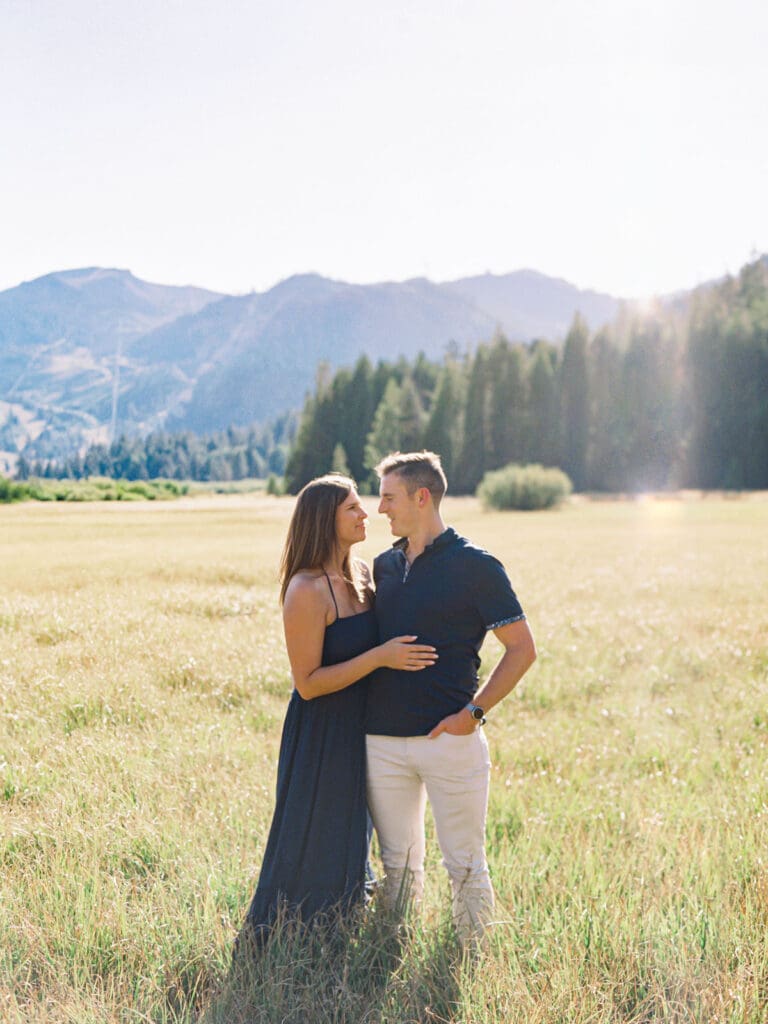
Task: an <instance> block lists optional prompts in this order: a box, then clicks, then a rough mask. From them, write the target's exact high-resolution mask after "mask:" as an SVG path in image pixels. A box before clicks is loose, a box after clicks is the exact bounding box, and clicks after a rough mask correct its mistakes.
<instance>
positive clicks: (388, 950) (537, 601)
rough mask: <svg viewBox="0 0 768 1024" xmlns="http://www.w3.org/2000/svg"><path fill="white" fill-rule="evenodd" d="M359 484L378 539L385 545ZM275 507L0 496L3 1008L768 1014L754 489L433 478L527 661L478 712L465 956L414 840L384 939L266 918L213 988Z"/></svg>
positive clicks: (352, 1022)
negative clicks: (479, 879) (522, 631)
mask: <svg viewBox="0 0 768 1024" xmlns="http://www.w3.org/2000/svg"><path fill="white" fill-rule="evenodd" d="M366 500H369V499H366ZM369 508H370V511H371V526H370V532H369V539H368V540H367V541H366V543H365V545H363V546H361V551H360V553H361V554H362V555H363V556H365V557H368V558H370V557H371V556H372V555H373V554H374V553H375V552H376V551H377V550H379V549H381V548H382V547H384V546H385V545H386V544H388V543H389V535H388V530H387V528H386V525H385V523H383V522H381V521H380V520H379V517H377V515H376V513H375V503H374V501H373V500H372V499H370V506H369ZM290 509H291V501H290V499H287V498H270V497H267V496H264V495H257V494H251V495H231V496H218V497H214V496H200V497H186V498H181V499H179V500H178V501H175V502H163V503H157V502H155V503H144V502H142V503H130V504H122V503H120V504H117V503H98V504H45V505H38V504H31V503H28V504H23V505H13V506H6V507H0V566H1V567H2V568H1V572H2V592H1V593H0V815H1V820H2V832H1V833H0V863H1V865H2V873H1V874H0V1020H2V1021H3V1024H21V1022H24V1024H29V1022H33V1024H43V1022H45V1024H49V1022H50V1024H62V1022H71V1024H113V1022H114V1024H117V1022H120V1024H134V1022H136V1024H138V1022H153V1024H182V1022H184V1024H191V1022H196V1024H246V1022H248V1024H251V1022H253V1024H262V1022H264V1024H266V1022H269V1024H278V1022H280V1024H327V1022H335V1024H407V1022H414V1024H427V1022H430V1024H440V1022H443V1024H446V1022H452V1024H523V1022H526V1024H555V1022H558V1024H608V1022H622V1024H647V1022H651V1021H663V1022H669V1024H678V1022H680V1024H682V1022H697V1024H721V1022H722V1024H726V1022H728V1024H737V1022H738V1024H764V1022H765V1021H766V1020H768V846H767V844H766V839H767V838H768V830H767V828H766V826H767V825H768V757H767V756H766V755H767V753H768V750H767V747H768V500H766V497H765V496H764V495H755V496H752V497H746V496H745V497H742V498H740V499H738V500H727V499H725V498H722V497H706V498H685V497H676V498H668V499H661V498H659V499H653V498H647V499H643V500H637V501H603V502H590V501H584V500H572V501H571V502H569V503H568V504H567V505H565V506H564V507H562V508H561V509H558V510H556V511H548V512H541V513H536V512H531V513H484V512H483V511H481V509H480V507H479V505H478V503H477V502H476V501H475V500H474V499H450V498H449V499H447V501H446V506H445V512H446V520H447V521H449V522H450V523H452V524H453V525H455V526H456V527H457V529H459V531H460V532H463V533H465V534H466V535H468V536H470V537H472V538H473V539H474V540H475V541H476V542H477V543H479V544H481V545H483V546H485V547H488V548H489V549H491V550H493V551H494V552H495V553H497V554H498V555H499V556H500V557H501V558H502V560H503V561H504V563H505V564H506V566H507V568H508V570H509V573H510V576H511V578H512V581H513V584H514V586H515V588H516V590H517V592H518V594H519V596H520V598H521V601H522V603H523V606H524V607H525V609H526V612H527V614H528V618H529V620H530V623H531V626H532V629H533V632H534V635H535V637H536V640H537V645H538V651H539V658H538V661H537V663H536V665H535V666H534V667H533V669H532V670H531V671H530V673H529V674H528V676H527V677H526V678H525V679H524V680H523V682H522V683H521V684H520V686H519V687H518V689H517V690H516V691H515V692H514V694H513V695H512V696H511V697H509V698H508V700H507V701H506V702H505V703H504V704H503V705H502V706H501V707H499V708H498V709H496V710H495V711H494V712H493V714H492V715H491V716H490V717H489V721H488V725H487V727H486V728H487V734H488V739H489V743H490V746H491V753H492V759H493V764H494V768H493V779H492V794H491V807H490V814H489V822H488V840H489V842H488V848H489V858H490V862H491V870H492V873H493V877H494V881H495V885H496V889H497V896H498V915H497V917H498V920H497V923H496V925H495V927H494V931H493V934H492V938H491V943H490V948H489V949H488V951H487V953H486V955H485V957H484V958H483V959H482V960H479V961H476V962H475V961H471V960H462V958H461V957H460V955H459V952H458V949H457V946H456V943H455V939H454V937H453V935H452V932H451V927H450V921H449V919H448V892H447V881H446V878H445V873H444V871H443V869H442V868H441V866H440V864H439V853H438V851H437V848H436V844H435V843H434V842H431V843H430V855H429V858H430V859H429V870H428V887H427V894H426V900H425V904H426V905H425V908H424V911H423V914H422V916H421V917H420V918H419V919H418V920H412V921H411V922H410V924H409V927H408V928H407V929H406V930H405V931H404V932H401V933H394V932H393V931H392V930H391V929H389V928H388V927H387V924H386V922H384V921H382V920H381V919H380V917H379V915H378V914H377V911H376V909H375V907H374V908H373V909H372V910H371V911H370V912H369V913H368V914H367V916H366V918H365V920H363V922H362V923H361V924H360V925H359V927H358V928H356V929H351V930H350V933H349V935H348V936H347V937H346V941H344V942H342V943H340V944H338V945H336V946H333V947H329V946H328V944H322V943H315V944H314V945H313V944H312V943H302V942H301V941H300V940H298V939H297V938H296V937H295V936H292V935H291V934H290V933H289V932H286V933H285V935H282V936H278V938H277V940H276V941H275V943H274V944H273V946H272V947H271V948H270V949H269V950H268V951H267V954H266V956H265V958H264V959H263V961H262V962H261V963H260V964H259V965H258V968H257V969H256V970H255V971H254V974H253V976H252V977H251V978H250V979H249V982H248V984H247V985H245V986H243V985H239V986H238V985H235V984H234V983H233V982H232V981H231V980H230V979H229V978H228V972H229V966H230V955H231V948H232V942H233V939H234V936H235V934H236V932H237V930H238V928H239V926H240V923H241V920H242V917H243V914H244V911H245V908H246V906H247V903H248V901H249V899H250V896H251V893H252V890H253V886H254V882H255V879H256V877H257V875H258V868H259V863H260V859H261V856H262V852H263V848H264V843H265V840H266V834H267V828H268V825H269V821H270V816H271V812H272V802H273V786H274V777H275V763H276V757H277V748H278V743H279V737H280V726H281V721H282V715H283V710H284V707H285V704H286V701H287V699H288V696H289V693H290V688H291V681H290V676H289V672H288V666H287V661H286V657H285V653H284V650H283V643H282V631H281V623H280V616H279V611H278V606H277V584H276V568H277V562H278V558H279V552H280V548H281V545H282V541H283V537H284V534H285V528H286V524H287V519H288V515H289V513H290ZM497 654H498V645H497V643H496V641H495V639H494V638H493V637H491V638H489V640H488V641H487V643H486V647H485V649H484V659H483V665H484V671H487V669H488V668H489V667H490V666H491V665H492V664H493V661H494V659H495V657H496V656H497Z"/></svg>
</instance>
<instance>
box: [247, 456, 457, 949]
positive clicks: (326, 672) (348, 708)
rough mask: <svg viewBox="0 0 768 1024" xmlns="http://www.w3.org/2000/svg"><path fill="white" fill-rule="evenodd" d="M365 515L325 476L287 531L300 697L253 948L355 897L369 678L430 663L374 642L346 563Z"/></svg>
mask: <svg viewBox="0 0 768 1024" xmlns="http://www.w3.org/2000/svg"><path fill="white" fill-rule="evenodd" d="M367 518H368V514H367V513H366V511H365V509H364V508H363V507H362V505H361V504H360V498H359V497H358V495H357V491H356V489H355V484H354V482H353V481H352V480H350V479H348V478H347V477H344V476H339V475H336V474H331V475H328V476H323V477H319V478H318V479H316V480H312V481H311V482H310V483H308V484H307V485H306V487H304V489H303V490H302V491H301V493H300V494H299V496H298V499H297V501H296V507H295V509H294V512H293V516H292V518H291V522H290V526H289V528H288V537H287V539H286V543H285V550H284V552H283V558H282V563H281V571H280V575H281V583H282V587H281V591H280V599H281V603H282V605H283V624H284V628H285V640H286V646H287V650H288V658H289V661H290V664H291V673H292V676H293V682H294V686H295V689H294V691H293V694H292V695H291V699H290V703H289V705H288V711H287V714H286V718H285V723H284V725H283V736H282V741H281V744H280V758H279V761H278V768H277V797H276V806H275V813H274V817H273V820H272V826H271V828H270V832H269V838H268V840H267V847H266V850H265V853H264V859H263V862H262V867H261V874H260V877H259V883H258V887H257V889H256V894H255V895H254V897H253V900H252V902H251V906H250V908H249V910H248V914H247V917H246V923H245V928H244V930H243V931H244V933H245V935H247V937H248V939H249V940H255V942H256V943H257V944H260V943H261V942H263V940H264V939H265V938H266V937H267V935H268V933H269V928H270V926H271V924H272V923H273V922H274V920H275V918H276V916H277V915H278V913H281V914H282V913H284V912H286V911H287V912H288V913H297V914H299V916H300V917H301V919H302V920H303V921H306V920H308V919H309V918H311V917H312V916H313V915H314V914H317V913H318V912H322V911H330V910H332V909H334V908H341V909H344V908H347V907H349V906H351V905H353V904H355V903H357V902H359V901H361V900H362V898H363V895H364V885H365V872H366V859H367V852H368V834H367V807H366V800H365V736H364V732H363V714H364V710H365V695H366V684H367V680H366V679H365V677H366V676H367V675H368V674H369V673H370V672H372V671H373V670H374V669H376V668H379V667H382V666H388V667H391V668H400V669H410V670H412V671H417V670H419V669H422V668H425V667H426V666H427V665H431V664H434V662H435V660H436V657H437V655H436V653H435V649H434V648H433V647H429V646H426V645H424V644H415V643H413V641H414V640H416V637H415V636H400V637H396V638H395V639H394V640H390V641H389V642H388V643H386V644H380V645H377V639H378V637H377V630H376V618H375V615H374V613H373V607H372V602H373V593H372V588H371V580H370V574H369V571H368V567H367V566H366V565H365V563H364V562H361V561H358V560H353V559H352V558H351V556H350V550H351V548H352V545H353V544H357V543H358V542H359V541H361V540H365V533H366V527H365V521H366V519H367ZM242 937H244V936H241V938H242Z"/></svg>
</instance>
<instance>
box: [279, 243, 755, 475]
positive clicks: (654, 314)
mask: <svg viewBox="0 0 768 1024" xmlns="http://www.w3.org/2000/svg"><path fill="white" fill-rule="evenodd" d="M421 447H426V448H430V449H433V450H435V451H437V452H440V453H441V455H442V457H443V462H444V465H445V467H446V471H447V473H448V478H449V481H450V484H451V490H452V491H453V492H454V493H471V492H473V491H474V490H475V488H476V487H477V485H478V483H479V481H480V480H481V479H482V476H483V474H484V473H485V472H486V470H491V469H496V468H498V467H500V466H503V465H505V464H506V463H509V462H540V463H543V464H544V465H549V466H559V467H560V468H562V469H563V470H565V471H566V472H567V473H568V475H569V476H570V477H571V479H572V480H573V483H574V485H575V487H576V489H577V490H595V491H640V490H646V489H660V488H666V487H681V486H686V487H697V488H737V489H739V488H744V489H752V488H764V487H768V264H767V263H766V261H765V259H763V260H758V261H756V262H754V263H752V264H750V265H748V266H746V267H744V269H743V270H742V271H741V273H740V274H739V276H738V277H736V278H728V279H726V280H725V281H724V282H722V283H720V284H718V285H715V286H709V287H706V288H701V289H699V290H698V291H696V292H694V293H693V294H692V296H690V297H689V300H688V301H686V302H680V303H679V304H672V305H670V304H665V305H659V306H657V307H656V308H655V309H652V310H649V311H647V312H645V313H644V314H642V315H641V314H639V313H637V312H634V313H629V312H625V313H624V314H622V315H620V316H619V317H618V318H617V319H616V320H615V321H614V322H613V323H611V324H610V325H608V326H606V327H604V328H602V329H600V330H599V331H598V332H597V333H595V334H590V332H589V330H588V328H587V326H586V324H585V322H584V321H583V320H582V318H581V317H580V316H578V315H577V316H576V317H575V318H574V320H573V323H572V326H571V329H570V331H569V332H568V335H567V337H566V340H565V344H564V345H563V346H562V347H557V346H555V345H553V344H550V343H548V342H545V341H536V342H534V343H532V344H528V345H523V344H512V343H510V342H509V341H508V340H507V339H506V338H505V337H504V336H503V335H502V334H500V333H499V334H497V336H496V337H495V338H494V339H493V340H492V341H490V342H488V343H486V344H482V345H480V346H478V347H477V348H476V349H475V350H474V351H473V352H471V353H470V354H467V355H461V354H459V353H458V352H454V353H453V354H452V355H450V356H448V357H446V358H445V359H444V360H443V361H442V362H435V361H430V360H428V359H427V358H425V357H424V356H423V355H420V356H419V357H418V358H417V359H416V360H415V361H408V360H405V359H400V360H398V361H397V362H393V363H386V362H380V363H379V364H378V365H377V366H376V367H374V366H372V364H371V363H370V362H369V360H368V359H367V358H365V357H361V358H360V359H359V360H358V362H357V364H356V365H355V367H354V368H353V369H351V370H346V369H345V370H341V371H339V372H337V373H335V374H333V375H332V374H331V373H330V372H328V371H325V372H323V371H322V370H321V371H320V372H319V375H318V382H317V387H316V389H315V393H314V395H313V396H312V397H310V398H309V399H308V400H307V402H306V404H305V407H304V410H303V414H302V420H301V424H300V427H299V431H298V435H297V438H296V442H295V445H294V446H293V449H292V452H291V455H290V458H289V460H288V465H287V469H286V484H287V486H288V488H289V489H290V490H291V491H296V490H297V489H298V488H300V487H301V486H302V485H303V484H304V483H305V482H306V481H307V480H309V479H310V478H311V477H313V476H315V475H317V474H319V473H323V472H325V471H327V470H328V469H330V468H331V467H334V468H336V469H341V470H348V471H349V472H351V473H352V475H353V476H354V477H355V478H356V479H357V480H358V481H359V482H360V483H361V485H362V486H363V487H364V488H365V487H370V486H373V484H374V481H373V478H372V467H373V466H374V465H375V464H376V462H377V461H378V460H379V458H380V457H381V456H382V455H383V454H384V453H386V452H388V451H392V450H395V449H400V450H408V449H418V448H421Z"/></svg>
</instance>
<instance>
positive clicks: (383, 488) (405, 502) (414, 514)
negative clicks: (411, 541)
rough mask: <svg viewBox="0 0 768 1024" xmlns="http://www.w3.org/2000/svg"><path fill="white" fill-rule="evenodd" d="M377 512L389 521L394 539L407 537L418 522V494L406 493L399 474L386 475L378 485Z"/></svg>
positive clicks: (406, 490)
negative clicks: (378, 499)
mask: <svg viewBox="0 0 768 1024" xmlns="http://www.w3.org/2000/svg"><path fill="white" fill-rule="evenodd" d="M379 496H380V498H381V500H380V501H379V512H381V513H383V514H384V515H385V516H386V517H387V519H389V525H390V528H391V530H392V533H393V534H394V536H395V537H408V536H409V535H410V534H411V533H413V531H414V529H415V528H416V526H417V524H418V521H419V513H418V510H419V492H418V491H414V492H413V494H409V493H408V489H407V488H406V486H405V483H404V482H403V480H402V479H401V478H400V474H399V473H387V475H386V476H383V477H382V478H381V483H380V485H379Z"/></svg>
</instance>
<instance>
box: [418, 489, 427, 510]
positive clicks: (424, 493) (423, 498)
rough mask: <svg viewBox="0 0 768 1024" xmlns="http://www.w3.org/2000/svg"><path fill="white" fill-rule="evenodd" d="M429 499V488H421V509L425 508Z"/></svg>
mask: <svg viewBox="0 0 768 1024" xmlns="http://www.w3.org/2000/svg"><path fill="white" fill-rule="evenodd" d="M429 498H430V494H429V488H428V487H420V488H419V508H424V506H425V505H426V504H427V502H428V501H429Z"/></svg>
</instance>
